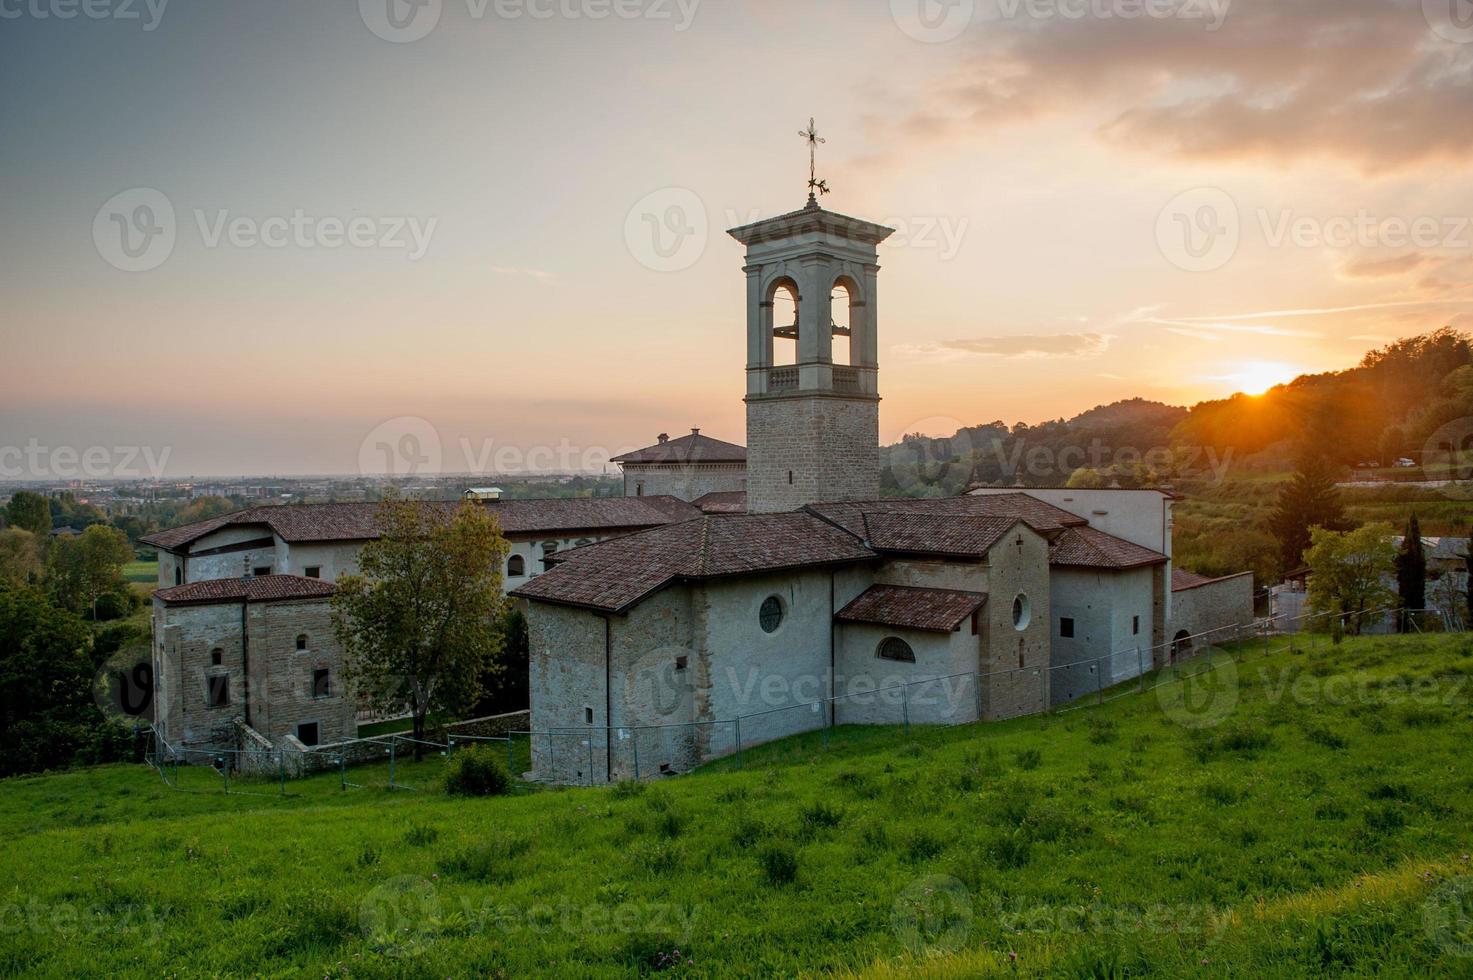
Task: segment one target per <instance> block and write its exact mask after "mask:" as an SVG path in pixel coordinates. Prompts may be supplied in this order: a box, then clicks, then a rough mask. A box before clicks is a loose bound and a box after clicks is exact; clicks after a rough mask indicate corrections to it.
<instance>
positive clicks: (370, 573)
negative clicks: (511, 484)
mask: <svg viewBox="0 0 1473 980" xmlns="http://www.w3.org/2000/svg"><path fill="white" fill-rule="evenodd" d="M378 525H379V531H380V537H379V538H378V539H377V540H375V541H371V542H369V543H368V544H366V545H364V547H363V551H362V552H361V553H360V554H359V558H358V568H359V570H360V573H359V574H358V575H352V576H348V577H346V578H341V579H339V580H338V583H337V593H336V595H335V596H334V597H333V626H334V629H335V630H336V632H337V635H338V639H339V640H340V642H341V643H342V645H343V651H344V654H345V660H346V662H345V674H346V675H347V678H348V681H349V683H350V684H351V685H353V687H354V689H355V691H356V692H357V694H358V697H359V700H360V701H361V702H366V703H368V704H370V705H372V706H374V707H378V708H384V709H394V708H402V707H404V706H405V705H407V706H408V707H409V709H410V712H411V713H412V715H413V718H414V738H415V746H414V754H415V758H416V759H418V758H420V757H421V756H422V755H423V748H424V747H423V745H422V744H421V743H422V741H423V739H424V734H425V718H426V716H427V715H428V714H429V713H430V712H432V711H433V712H435V713H436V714H446V715H449V714H454V713H457V712H460V711H463V710H465V709H467V708H469V707H471V706H472V705H474V704H475V703H476V700H477V699H478V697H479V696H480V693H481V686H482V684H483V683H484V682H485V681H484V679H485V677H486V676H487V675H488V674H491V673H492V672H494V671H495V665H496V664H497V663H498V658H499V655H500V653H501V646H502V637H501V631H500V619H501V612H502V607H503V605H504V600H503V599H502V596H501V569H502V566H503V565H504V564H505V561H506V553H507V544H506V539H505V538H503V537H502V536H501V527H500V525H499V524H498V523H497V521H496V518H495V517H493V516H492V515H491V513H490V511H488V510H486V509H485V508H484V507H482V506H480V505H479V504H475V503H469V502H467V503H465V504H462V505H461V506H460V507H459V508H457V509H456V510H454V511H453V512H447V510H446V508H445V507H444V506H443V505H435V504H429V503H424V502H416V501H408V500H401V499H398V498H397V497H391V498H389V499H386V500H385V501H384V502H383V503H382V504H381V505H380V507H379V512H378Z"/></svg>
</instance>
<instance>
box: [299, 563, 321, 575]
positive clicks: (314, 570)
mask: <svg viewBox="0 0 1473 980" xmlns="http://www.w3.org/2000/svg"><path fill="white" fill-rule="evenodd" d="M303 574H304V575H306V576H307V577H308V578H322V566H321V565H308V566H307V567H306V568H305V569H303Z"/></svg>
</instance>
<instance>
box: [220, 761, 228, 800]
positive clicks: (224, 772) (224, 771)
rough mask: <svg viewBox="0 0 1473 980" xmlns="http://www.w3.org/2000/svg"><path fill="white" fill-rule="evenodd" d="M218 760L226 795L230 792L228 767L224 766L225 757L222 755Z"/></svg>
mask: <svg viewBox="0 0 1473 980" xmlns="http://www.w3.org/2000/svg"><path fill="white" fill-rule="evenodd" d="M219 758H220V775H221V777H223V778H224V780H225V792H227V793H228V792H230V766H228V765H227V764H226V762H225V757H224V756H223V755H222V756H220V757H219Z"/></svg>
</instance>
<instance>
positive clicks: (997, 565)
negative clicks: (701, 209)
mask: <svg viewBox="0 0 1473 980" xmlns="http://www.w3.org/2000/svg"><path fill="white" fill-rule="evenodd" d="M730 234H731V235H732V237H734V238H735V239H736V240H737V241H739V242H740V243H742V244H743V245H744V246H746V250H747V251H746V262H745V264H744V269H743V271H744V272H745V274H746V279H747V290H746V294H747V316H746V324H747V329H746V353H747V356H746V386H745V387H746V392H745V401H746V407H747V447H746V473H745V478H746V494H745V498H744V500H743V501H742V503H744V504H745V507H744V508H742V507H726V508H703V509H704V510H705V512H704V514H703V516H701V517H698V518H695V519H692V520H688V521H682V522H677V523H671V524H668V525H665V526H662V527H658V528H652V529H650V530H646V531H640V532H636V533H633V534H628V535H624V536H620V537H618V538H614V539H611V540H608V541H605V542H603V543H600V544H596V545H593V546H590V547H584V548H577V549H574V550H572V551H570V552H563V553H559V554H558V555H557V556H555V558H554V559H553V561H552V562H551V567H550V568H549V570H548V571H547V572H546V573H545V574H543V575H542V576H540V577H539V578H537V579H536V580H534V581H531V582H528V583H526V584H524V585H522V586H520V587H519V588H517V589H515V590H514V591H513V592H512V593H511V594H512V596H514V597H516V598H520V599H524V600H526V602H527V604H528V611H527V618H528V624H529V631H530V637H531V701H532V703H531V709H532V729H533V731H534V732H536V733H539V734H537V735H534V736H533V740H532V750H533V751H532V761H533V776H534V778H538V779H544V780H549V781H555V782H598V781H604V780H618V779H626V778H634V777H647V776H650V775H654V774H657V773H668V772H679V771H683V770H686V769H689V768H691V767H693V766H695V765H698V764H700V763H701V762H703V761H706V760H709V759H712V758H716V757H719V756H722V755H725V754H729V753H731V752H734V751H737V750H739V749H740V748H741V747H742V746H744V745H745V746H750V745H753V744H757V743H759V742H763V741H767V740H770V739H774V738H781V737H784V736H787V735H792V734H796V733H799V732H804V731H811V730H813V729H816V728H820V727H824V726H829V725H843V724H856V723H857V724H864V723H873V724H957V723H966V722H972V721H976V720H978V719H991V718H1008V717H1014V716H1017V715H1023V714H1030V713H1034V712H1040V711H1046V710H1048V709H1049V708H1050V707H1052V706H1053V705H1055V704H1059V703H1063V702H1067V701H1069V700H1073V699H1075V698H1078V697H1081V696H1084V695H1092V694H1096V693H1097V692H1099V691H1102V690H1103V689H1104V688H1107V687H1109V686H1111V685H1114V684H1117V683H1120V682H1122V681H1124V680H1128V679H1130V678H1133V677H1136V676H1138V675H1139V674H1141V673H1143V672H1145V671H1149V670H1151V669H1153V668H1154V667H1157V666H1160V665H1161V664H1162V663H1163V662H1165V661H1166V660H1169V657H1170V653H1169V650H1168V649H1167V648H1166V647H1165V646H1163V642H1164V638H1165V637H1167V636H1169V635H1170V634H1169V633H1168V630H1169V624H1170V622H1171V596H1172V591H1171V568H1170V565H1171V557H1170V554H1171V499H1172V498H1171V496H1170V494H1167V493H1163V492H1161V491H1155V490H1145V491H1119V490H1115V491H1040V492H1033V491H1028V492H1023V491H1020V490H1016V489H1012V490H1000V489H999V490H993V489H978V490H975V491H973V492H972V493H969V494H967V495H964V496H961V497H953V498H944V499H928V500H914V499H890V500H882V499H878V498H879V485H880V453H879V404H880V394H879V358H878V350H879V343H878V302H877V289H878V281H879V279H878V274H879V271H880V266H879V264H878V251H877V246H878V245H879V244H880V243H882V242H883V241H884V240H885V239H886V237H888V236H889V235H890V234H891V229H889V228H886V227H883V226H881V225H877V224H874V223H872V222H868V221H864V220H861V219H858V218H852V217H848V216H845V215H842V214H836V213H834V212H832V211H828V210H826V209H824V208H822V207H820V206H819V204H818V203H817V201H816V200H815V199H814V198H813V197H812V196H810V199H809V202H808V204H807V206H806V207H804V208H803V209H801V210H799V211H795V212H792V213H789V214H784V215H781V216H779V217H775V218H770V219H767V220H764V221H759V222H756V223H754V224H750V225H746V226H743V227H740V228H736V229H733V230H732V231H731V232H730ZM835 296H838V297H839V304H836V303H835V301H834V299H833V298H832V297H835ZM780 297H782V298H783V299H784V300H786V302H784V303H782V304H780V303H779V302H778V300H779V298H780ZM836 305H842V307H843V308H842V309H839V310H838V311H836V309H835V306H836ZM779 309H781V310H782V311H783V312H784V313H785V312H786V310H787V309H792V310H793V311H794V316H793V322H792V323H791V324H789V323H786V322H783V321H785V320H786V316H779V315H778V311H779ZM836 312H838V313H839V314H841V316H839V317H836ZM839 319H842V320H843V321H844V322H843V324H841V323H839V322H838V320H839ZM836 341H838V343H836ZM836 348H837V349H838V350H839V351H841V352H843V353H844V354H845V355H846V356H836ZM786 354H791V358H787V357H781V356H780V355H786ZM694 436H695V434H693V436H692V437H687V438H694ZM664 444H665V443H664V442H662V443H661V445H664ZM672 455H673V454H672ZM628 473H629V470H628V469H627V468H626V480H627V479H628ZM660 486H661V489H664V490H665V491H666V492H672V493H673V492H676V491H675V490H674V489H671V488H669V487H668V486H667V485H660ZM728 503H731V502H730V501H728ZM1248 600H1249V601H1248V603H1247V607H1246V609H1245V608H1243V605H1242V604H1241V603H1239V604H1238V605H1237V606H1236V607H1234V608H1230V609H1227V610H1226V611H1225V612H1224V613H1223V614H1224V615H1227V616H1233V617H1237V619H1238V622H1240V623H1242V624H1243V625H1248V624H1250V623H1251V621H1252V605H1251V594H1250V595H1249V596H1248ZM1061 668H1062V669H1061Z"/></svg>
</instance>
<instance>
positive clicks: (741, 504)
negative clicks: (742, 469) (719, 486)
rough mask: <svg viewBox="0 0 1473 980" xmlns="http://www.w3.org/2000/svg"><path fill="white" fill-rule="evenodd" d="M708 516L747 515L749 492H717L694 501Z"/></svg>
mask: <svg viewBox="0 0 1473 980" xmlns="http://www.w3.org/2000/svg"><path fill="white" fill-rule="evenodd" d="M692 503H694V504H695V505H696V506H697V507H699V508H701V511H702V512H703V513H706V514H745V513H746V512H747V491H745V490H715V491H712V492H711V493H708V494H705V495H703V496H700V497H697V498H696V499H695V500H694V501H692Z"/></svg>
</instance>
